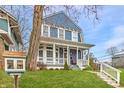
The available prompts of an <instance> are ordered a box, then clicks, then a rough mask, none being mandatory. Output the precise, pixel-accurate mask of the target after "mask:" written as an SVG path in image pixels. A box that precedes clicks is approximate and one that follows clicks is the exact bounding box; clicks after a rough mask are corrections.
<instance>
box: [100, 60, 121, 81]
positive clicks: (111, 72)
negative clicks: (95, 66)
mask: <svg viewBox="0 0 124 93" xmlns="http://www.w3.org/2000/svg"><path fill="white" fill-rule="evenodd" d="M100 71H101V73H104V74H106V75H107V76H109V77H110V78H112V79H113V80H115V81H116V82H117V83H120V72H121V71H120V70H118V69H116V68H114V67H112V66H110V65H108V64H106V63H102V62H101V67H100Z"/></svg>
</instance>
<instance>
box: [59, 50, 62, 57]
mask: <svg viewBox="0 0 124 93" xmlns="http://www.w3.org/2000/svg"><path fill="white" fill-rule="evenodd" d="M59 57H60V58H63V48H59Z"/></svg>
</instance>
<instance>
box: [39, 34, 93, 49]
mask: <svg viewBox="0 0 124 93" xmlns="http://www.w3.org/2000/svg"><path fill="white" fill-rule="evenodd" d="M40 42H42V43H55V44H59V45H66V46H73V47H80V48H91V47H93V46H94V45H92V44H86V43H82V42H73V41H68V40H61V39H57V38H51V37H43V36H42V37H40Z"/></svg>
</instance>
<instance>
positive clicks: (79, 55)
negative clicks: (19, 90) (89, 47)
mask: <svg viewBox="0 0 124 93" xmlns="http://www.w3.org/2000/svg"><path fill="white" fill-rule="evenodd" d="M78 59H81V50H78Z"/></svg>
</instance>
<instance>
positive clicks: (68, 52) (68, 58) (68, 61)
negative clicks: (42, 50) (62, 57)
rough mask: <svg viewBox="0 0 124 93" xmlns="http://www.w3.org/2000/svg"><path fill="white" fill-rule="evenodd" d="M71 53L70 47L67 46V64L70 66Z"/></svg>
mask: <svg viewBox="0 0 124 93" xmlns="http://www.w3.org/2000/svg"><path fill="white" fill-rule="evenodd" d="M69 54H70V51H69V46H67V64H68V65H70V56H69Z"/></svg>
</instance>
